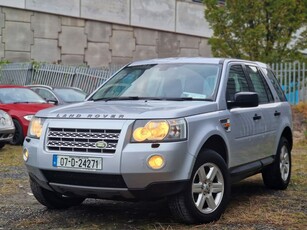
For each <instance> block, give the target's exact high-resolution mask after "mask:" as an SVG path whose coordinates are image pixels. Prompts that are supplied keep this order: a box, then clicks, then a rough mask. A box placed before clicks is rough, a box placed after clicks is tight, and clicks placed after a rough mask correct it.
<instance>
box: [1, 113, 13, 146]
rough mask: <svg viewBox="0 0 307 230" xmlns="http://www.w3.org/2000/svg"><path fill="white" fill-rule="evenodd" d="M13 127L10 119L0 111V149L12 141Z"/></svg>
mask: <svg viewBox="0 0 307 230" xmlns="http://www.w3.org/2000/svg"><path fill="white" fill-rule="evenodd" d="M14 133H15V127H14V123H13V120H12V117H11V116H10V115H9V114H8V113H6V112H5V111H3V110H0V149H2V148H3V147H4V145H5V144H7V143H9V142H10V141H12V140H13V136H14Z"/></svg>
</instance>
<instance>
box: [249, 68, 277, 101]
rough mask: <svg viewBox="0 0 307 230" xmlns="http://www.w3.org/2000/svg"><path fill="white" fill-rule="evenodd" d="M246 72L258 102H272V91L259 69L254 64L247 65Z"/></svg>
mask: <svg viewBox="0 0 307 230" xmlns="http://www.w3.org/2000/svg"><path fill="white" fill-rule="evenodd" d="M246 72H247V74H248V76H249V77H250V79H251V81H252V83H253V86H254V90H255V92H256V93H258V97H259V103H260V104H264V103H269V102H273V101H274V99H273V96H272V93H271V91H270V89H269V87H268V85H267V83H266V82H265V79H264V78H263V76H262V75H261V73H260V71H259V69H258V68H257V67H255V66H250V65H247V66H246Z"/></svg>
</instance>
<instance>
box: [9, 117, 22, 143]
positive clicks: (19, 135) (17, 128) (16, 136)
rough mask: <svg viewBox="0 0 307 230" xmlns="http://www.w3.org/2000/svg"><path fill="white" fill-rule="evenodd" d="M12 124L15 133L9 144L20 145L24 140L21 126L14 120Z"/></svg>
mask: <svg viewBox="0 0 307 230" xmlns="http://www.w3.org/2000/svg"><path fill="white" fill-rule="evenodd" d="M13 122H14V126H15V133H14V137H13V140H11V142H10V143H11V144H12V145H21V144H22V143H23V140H24V135H23V131H22V126H21V124H20V123H19V121H17V120H16V119H13Z"/></svg>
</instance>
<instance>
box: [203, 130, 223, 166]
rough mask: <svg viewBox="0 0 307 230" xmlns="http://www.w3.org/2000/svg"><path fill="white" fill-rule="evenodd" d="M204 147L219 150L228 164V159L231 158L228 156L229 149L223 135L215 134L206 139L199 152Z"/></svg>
mask: <svg viewBox="0 0 307 230" xmlns="http://www.w3.org/2000/svg"><path fill="white" fill-rule="evenodd" d="M204 149H211V150H214V151H215V152H217V153H218V154H219V155H220V156H221V157H222V158H223V159H224V161H225V163H226V165H228V160H229V158H228V149H227V145H226V142H225V141H224V139H223V138H222V137H221V136H219V135H216V134H215V135H213V136H211V137H209V138H208V139H207V140H206V141H205V143H204V144H203V146H202V147H201V149H200V152H199V154H200V153H201V152H202V151H203V150H204Z"/></svg>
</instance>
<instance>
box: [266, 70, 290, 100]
mask: <svg viewBox="0 0 307 230" xmlns="http://www.w3.org/2000/svg"><path fill="white" fill-rule="evenodd" d="M263 70H264V72H265V73H266V74H267V76H268V77H269V79H270V81H271V82H272V85H273V87H274V89H275V91H276V93H277V95H278V97H279V100H280V101H287V99H286V96H285V94H284V92H283V90H282V88H281V87H280V84H279V82H278V80H277V79H276V77H275V75H274V73H273V71H272V70H270V69H263Z"/></svg>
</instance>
